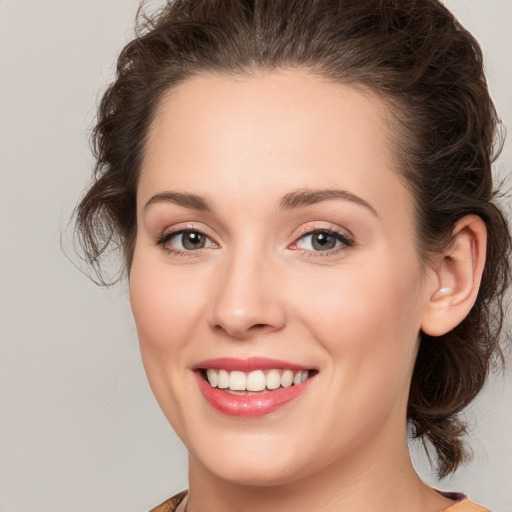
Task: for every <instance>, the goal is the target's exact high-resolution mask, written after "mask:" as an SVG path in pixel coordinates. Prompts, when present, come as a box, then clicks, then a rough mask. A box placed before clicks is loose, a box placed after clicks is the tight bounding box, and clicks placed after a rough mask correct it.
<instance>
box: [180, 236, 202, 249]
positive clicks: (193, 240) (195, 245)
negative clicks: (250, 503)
mask: <svg viewBox="0 0 512 512" xmlns="http://www.w3.org/2000/svg"><path fill="white" fill-rule="evenodd" d="M182 244H183V247H185V249H192V250H193V249H202V248H203V247H204V244H205V239H204V236H203V235H202V234H201V233H185V234H184V235H183V238H182Z"/></svg>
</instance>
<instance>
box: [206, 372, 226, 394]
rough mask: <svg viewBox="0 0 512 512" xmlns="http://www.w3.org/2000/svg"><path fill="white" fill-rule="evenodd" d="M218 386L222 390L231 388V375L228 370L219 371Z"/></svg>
mask: <svg viewBox="0 0 512 512" xmlns="http://www.w3.org/2000/svg"><path fill="white" fill-rule="evenodd" d="M213 371H215V370H213ZM207 376H208V374H207ZM217 386H219V388H220V389H226V388H228V387H229V373H228V372H227V371H226V370H219V377H218V379H217Z"/></svg>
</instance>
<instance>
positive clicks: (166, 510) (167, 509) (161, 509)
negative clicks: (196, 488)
mask: <svg viewBox="0 0 512 512" xmlns="http://www.w3.org/2000/svg"><path fill="white" fill-rule="evenodd" d="M186 495H187V491H183V492H180V493H179V494H176V496H173V497H172V498H169V499H168V500H165V501H164V502H163V503H160V505H157V506H156V507H155V508H152V509H151V510H150V511H149V512H174V511H175V510H176V509H177V507H178V505H179V504H180V503H181V502H182V501H183V498H184V497H185V496H186Z"/></svg>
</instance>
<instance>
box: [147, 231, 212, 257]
mask: <svg viewBox="0 0 512 512" xmlns="http://www.w3.org/2000/svg"><path fill="white" fill-rule="evenodd" d="M157 244H158V245H160V246H162V247H163V248H164V249H166V250H167V251H169V252H172V253H177V254H182V253H185V252H191V251H198V250H200V249H205V248H207V247H216V244H215V243H214V242H212V240H211V239H210V238H209V237H208V236H206V235H205V234H204V233H203V232H202V231H198V230H194V229H180V230H178V231H171V232H170V233H166V234H164V235H163V236H162V237H161V238H160V239H159V240H158V241H157Z"/></svg>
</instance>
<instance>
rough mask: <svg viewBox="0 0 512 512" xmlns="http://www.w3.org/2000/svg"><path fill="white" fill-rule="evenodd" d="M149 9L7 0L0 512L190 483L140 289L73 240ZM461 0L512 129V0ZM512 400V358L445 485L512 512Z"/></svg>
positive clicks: (505, 170)
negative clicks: (85, 268) (151, 373)
mask: <svg viewBox="0 0 512 512" xmlns="http://www.w3.org/2000/svg"><path fill="white" fill-rule="evenodd" d="M137 4H138V1H137V0H32V1H31V0H0V108H1V110H0V119H1V123H0V173H1V187H0V322H1V324H0V327H1V329H0V512H64V511H65V512H86V511H87V512H91V511H92V512H96V511H105V512H118V511H119V512H121V511H123V512H131V511H133V512H142V511H143V510H146V509H147V508H149V507H150V506H152V505H155V504H157V503H159V502H160V501H162V500H163V499H164V498H166V497H168V496H170V495H171V494H173V493H175V492H177V491H179V490H181V489H183V488H185V487H186V485H187V478H186V469H185V468H186V454H185V451H184V449H183V448H182V447H181V445H180V442H179V441H178V440H177V438H176V436H175V435H174V434H173V432H172V430H171V428H170V427H169V426H168V424H167V422H166V420H165V419H164V417H163V415H162V414H161V413H160V410H159V409H158V407H157V405H156V402H155V400H154V399H153V396H152V395H151V392H150V390H149V386H148V385H147V383H146V380H145V376H144V373H143V369H142V364H141V361H140V356H139V352H138V346H137V339H136V333H135V328H134V325H133V321H132V319H131V314H130V310H129V304H128V299H127V293H126V285H122V286H118V287H116V288H114V289H110V290H108V291H107V290H104V289H101V288H98V287H96V286H94V285H93V284H92V283H91V282H89V281H88V280H87V279H86V278H85V277H84V276H83V275H82V274H81V273H80V272H78V271H77V270H76V269H75V268H74V267H73V265H72V264H71V263H70V262H69V261H68V260H67V259H66V257H65V256H64V255H63V252H62V250H61V247H60V241H59V239H60V233H61V232H63V234H64V235H63V236H64V246H65V247H67V248H68V249H67V250H68V251H70V252H71V249H70V248H69V246H70V244H69V239H70V236H69V229H68V228H67V226H66V225H67V220H68V218H69V215H70V213H71V210H72V208H73V206H74V204H75V203H76V201H77V199H78V198H79V196H80V195H81V193H82V191H83V189H84V186H85V184H86V182H87V180H88V176H89V173H90V170H91V168H92V165H93V162H92V158H91V156H90V154H89V149H88V133H89V130H90V128H91V126H92V122H93V119H94V113H95V105H96V103H97V99H98V97H99V91H100V90H102V89H103V88H104V86H105V85H106V84H107V82H108V81H109V80H110V78H111V76H112V70H113V63H114V58H115V55H116V54H117V52H118V51H119V50H120V49H121V48H122V46H123V44H124V43H125V42H126V41H127V40H128V39H129V38H130V35H131V27H132V22H133V18H134V14H135V11H136V7H137ZM447 4H448V6H449V7H450V8H452V10H453V11H455V13H456V14H457V15H458V16H459V17H460V19H461V20H462V21H463V23H464V24H465V25H466V26H467V27H468V28H469V29H470V30H471V31H472V32H473V33H474V34H475V35H476V37H477V38H478V39H479V40H480V42H481V44H482V46H483V49H484V52H485V54H486V58H487V69H488V77H489V82H490V88H491V91H492V93H493V96H494V98H495V101H496V104H497V106H498V110H499V112H500V114H501V117H502V119H503V121H504V123H505V124H506V125H508V127H509V132H510V131H512V93H511V89H512V66H511V60H510V55H511V53H512V31H511V28H512V2H511V1H510V0H486V1H484V0H447ZM150 5H158V2H157V1H152V2H151V3H150ZM511 138H512V134H511V136H510V137H509V139H508V143H507V145H506V147H505V151H504V153H503V155H502V157H501V158H500V160H499V162H498V165H497V171H498V172H499V173H500V175H501V176H504V177H507V176H510V173H511V168H512V143H511ZM508 185H509V186H511V185H512V180H510V179H509V181H508ZM508 201H509V202H508V204H507V207H508V209H510V200H508ZM511 363H512V361H511ZM511 405H512V371H511V370H510V369H509V370H508V372H507V373H506V374H505V376H503V377H500V378H498V379H497V380H495V381H493V382H492V383H491V384H490V385H489V387H488V389H487V390H486V392H485V393H484V394H483V395H482V397H481V398H480V399H479V400H478V402H477V403H476V404H475V406H474V407H472V409H471V410H470V411H469V413H468V415H469V417H470V419H471V420H472V423H473V424H474V425H476V427H475V429H474V432H473V434H472V445H473V448H474V453H475V457H474V460H473V463H472V465H471V466H469V467H467V468H465V469H463V470H461V471H459V472H458V473H457V474H456V476H455V477H454V478H453V479H452V480H448V481H445V482H443V483H442V484H440V486H441V487H443V488H451V489H456V490H459V491H464V492H467V493H470V495H471V497H472V498H473V499H474V500H475V501H480V502H482V503H484V504H486V505H487V506H489V507H491V508H493V511H494V512H512V462H511V461H512V407H511ZM413 454H414V458H415V460H416V461H417V466H418V468H419V469H420V472H421V474H422V475H423V476H424V477H425V478H426V479H427V480H429V481H430V482H432V483H435V479H433V477H432V476H431V475H430V474H429V473H430V471H429V467H428V463H427V462H426V459H425V457H424V456H421V455H420V450H419V449H418V447H417V446H416V447H413Z"/></svg>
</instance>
